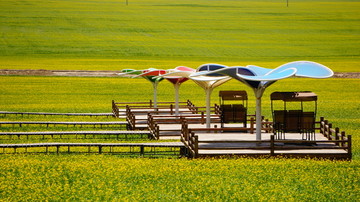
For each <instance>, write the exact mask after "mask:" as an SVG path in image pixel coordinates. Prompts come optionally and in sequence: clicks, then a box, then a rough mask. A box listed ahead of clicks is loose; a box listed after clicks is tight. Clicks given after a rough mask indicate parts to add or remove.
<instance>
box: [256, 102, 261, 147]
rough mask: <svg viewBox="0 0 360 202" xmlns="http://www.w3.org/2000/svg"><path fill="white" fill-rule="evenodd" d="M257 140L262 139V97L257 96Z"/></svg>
mask: <svg viewBox="0 0 360 202" xmlns="http://www.w3.org/2000/svg"><path fill="white" fill-rule="evenodd" d="M256 140H261V97H256Z"/></svg>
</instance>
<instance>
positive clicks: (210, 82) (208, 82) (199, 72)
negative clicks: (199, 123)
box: [161, 64, 231, 128]
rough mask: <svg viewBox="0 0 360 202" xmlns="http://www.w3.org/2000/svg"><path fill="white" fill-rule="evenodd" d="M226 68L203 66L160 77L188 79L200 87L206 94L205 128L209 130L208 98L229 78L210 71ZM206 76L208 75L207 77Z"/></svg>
mask: <svg viewBox="0 0 360 202" xmlns="http://www.w3.org/2000/svg"><path fill="white" fill-rule="evenodd" d="M223 68H228V67H227V66H224V65H220V64H204V65H201V66H200V67H198V68H197V69H196V71H195V72H194V71H186V70H184V69H177V70H175V71H171V72H169V73H167V74H164V75H162V76H161V77H168V76H178V77H184V78H189V79H191V80H193V81H194V82H195V83H196V84H198V85H199V86H200V87H202V88H203V89H204V90H205V93H206V127H208V128H210V96H211V92H212V90H213V89H214V88H216V87H218V86H220V85H221V84H223V83H225V82H227V81H229V80H230V79H231V77H229V76H224V75H222V74H216V73H215V74H211V72H212V71H215V70H219V69H223ZM207 74H208V75H207Z"/></svg>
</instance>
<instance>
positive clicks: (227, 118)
mask: <svg viewBox="0 0 360 202" xmlns="http://www.w3.org/2000/svg"><path fill="white" fill-rule="evenodd" d="M228 101H240V102H241V104H225V102H228ZM219 102H220V108H221V124H222V126H223V124H224V123H243V124H244V127H246V118H247V117H246V116H247V104H248V96H247V93H246V91H219Z"/></svg>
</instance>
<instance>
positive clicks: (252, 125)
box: [250, 117, 255, 134]
mask: <svg viewBox="0 0 360 202" xmlns="http://www.w3.org/2000/svg"><path fill="white" fill-rule="evenodd" d="M254 122H255V121H254V117H251V119H250V133H251V134H254Z"/></svg>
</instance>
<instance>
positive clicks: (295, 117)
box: [270, 91, 317, 140]
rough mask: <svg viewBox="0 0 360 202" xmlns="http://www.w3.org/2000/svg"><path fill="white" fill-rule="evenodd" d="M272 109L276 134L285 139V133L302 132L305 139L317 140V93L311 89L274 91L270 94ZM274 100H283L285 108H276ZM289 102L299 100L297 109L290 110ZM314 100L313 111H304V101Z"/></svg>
mask: <svg viewBox="0 0 360 202" xmlns="http://www.w3.org/2000/svg"><path fill="white" fill-rule="evenodd" d="M270 98H271V111H272V115H273V122H274V135H275V136H276V137H277V138H278V139H285V133H300V134H301V135H302V139H303V140H315V119H316V111H317V95H316V94H315V93H313V92H310V91H302V92H274V93H272V94H271V95H270ZM274 101H282V102H283V109H281V110H275V109H274ZM288 102H299V103H300V106H299V108H298V109H296V110H288V109H287V103H288ZM306 102H314V103H315V104H314V109H313V110H312V111H304V103H306Z"/></svg>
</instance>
